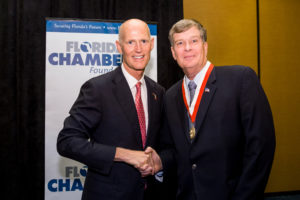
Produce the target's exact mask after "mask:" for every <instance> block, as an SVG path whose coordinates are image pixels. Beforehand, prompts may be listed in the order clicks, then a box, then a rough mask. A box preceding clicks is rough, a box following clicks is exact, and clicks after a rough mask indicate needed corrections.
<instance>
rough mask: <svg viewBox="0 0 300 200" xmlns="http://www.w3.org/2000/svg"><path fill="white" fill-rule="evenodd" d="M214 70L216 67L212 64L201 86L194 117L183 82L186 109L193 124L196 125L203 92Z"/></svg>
mask: <svg viewBox="0 0 300 200" xmlns="http://www.w3.org/2000/svg"><path fill="white" fill-rule="evenodd" d="M213 68H214V65H213V64H210V66H209V68H208V70H207V72H206V74H205V77H204V79H203V82H202V84H201V88H200V91H199V95H198V98H197V101H196V105H195V108H194V112H193V115H191V113H190V109H189V106H188V103H187V101H186V95H185V89H184V80H183V81H182V96H183V101H184V104H185V107H186V109H187V110H188V111H189V115H190V118H191V121H192V122H193V123H195V120H196V116H197V112H198V108H199V105H200V102H201V99H202V95H203V92H204V88H205V86H206V83H207V80H208V78H209V76H210V73H211V71H212V70H213Z"/></svg>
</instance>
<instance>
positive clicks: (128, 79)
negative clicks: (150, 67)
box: [121, 63, 145, 89]
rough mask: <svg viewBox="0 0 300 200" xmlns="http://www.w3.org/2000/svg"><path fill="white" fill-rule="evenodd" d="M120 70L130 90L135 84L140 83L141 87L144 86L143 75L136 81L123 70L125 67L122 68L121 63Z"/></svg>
mask: <svg viewBox="0 0 300 200" xmlns="http://www.w3.org/2000/svg"><path fill="white" fill-rule="evenodd" d="M121 69H122V72H123V74H124V76H125V79H126V80H127V83H128V85H129V88H130V89H132V88H135V85H136V84H137V82H139V81H140V82H141V83H142V85H144V84H145V78H144V74H143V76H142V78H141V79H140V80H137V79H136V78H134V77H133V76H132V75H131V74H129V73H128V72H127V70H126V69H125V67H124V66H123V63H122V65H121Z"/></svg>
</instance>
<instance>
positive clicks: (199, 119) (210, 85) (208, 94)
mask: <svg viewBox="0 0 300 200" xmlns="http://www.w3.org/2000/svg"><path fill="white" fill-rule="evenodd" d="M215 70H216V68H214V69H213V71H212V72H211V74H210V76H209V78H208V81H207V84H206V86H205V90H204V94H203V96H202V99H201V102H200V105H199V109H198V113H197V116H196V131H197V133H196V138H197V136H198V133H199V130H200V128H201V125H202V123H203V121H204V118H205V116H206V113H207V110H208V108H209V105H210V102H211V101H212V99H213V96H214V94H215V92H216V90H217V87H216V85H215V84H214V83H215V81H216V75H215ZM196 138H195V139H196Z"/></svg>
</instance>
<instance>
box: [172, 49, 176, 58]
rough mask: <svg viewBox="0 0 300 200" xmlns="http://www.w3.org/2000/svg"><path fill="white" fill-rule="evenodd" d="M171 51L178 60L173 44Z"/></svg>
mask: <svg viewBox="0 0 300 200" xmlns="http://www.w3.org/2000/svg"><path fill="white" fill-rule="evenodd" d="M171 52H172V56H173V58H174V60H176V54H175V50H174V47H173V46H171Z"/></svg>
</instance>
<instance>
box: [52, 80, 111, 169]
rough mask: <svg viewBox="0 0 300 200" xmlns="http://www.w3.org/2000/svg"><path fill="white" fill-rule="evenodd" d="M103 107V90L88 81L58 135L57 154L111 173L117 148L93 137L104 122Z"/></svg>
mask: <svg viewBox="0 0 300 200" xmlns="http://www.w3.org/2000/svg"><path fill="white" fill-rule="evenodd" d="M101 108H102V107H101V97H100V95H99V89H97V87H96V86H95V84H94V83H93V82H91V81H88V82H86V83H85V84H84V85H83V86H82V87H81V89H80V93H79V96H78V98H77V100H76V101H75V103H74V105H73V106H72V108H71V110H70V112H69V113H70V115H69V116H68V117H67V118H66V119H65V121H64V127H63V129H62V130H61V131H60V133H59V135H58V138H57V151H58V153H59V154H60V155H62V156H64V157H67V158H71V159H73V160H76V161H79V162H81V163H84V164H86V165H87V166H88V167H89V168H93V169H94V170H96V171H98V172H100V173H103V174H107V173H109V172H110V169H111V167H112V164H113V160H114V156H115V151H116V149H115V147H113V146H108V145H103V144H100V143H97V142H95V141H94V140H93V137H92V133H93V130H94V129H95V128H96V126H97V125H98V124H99V123H101Z"/></svg>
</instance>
